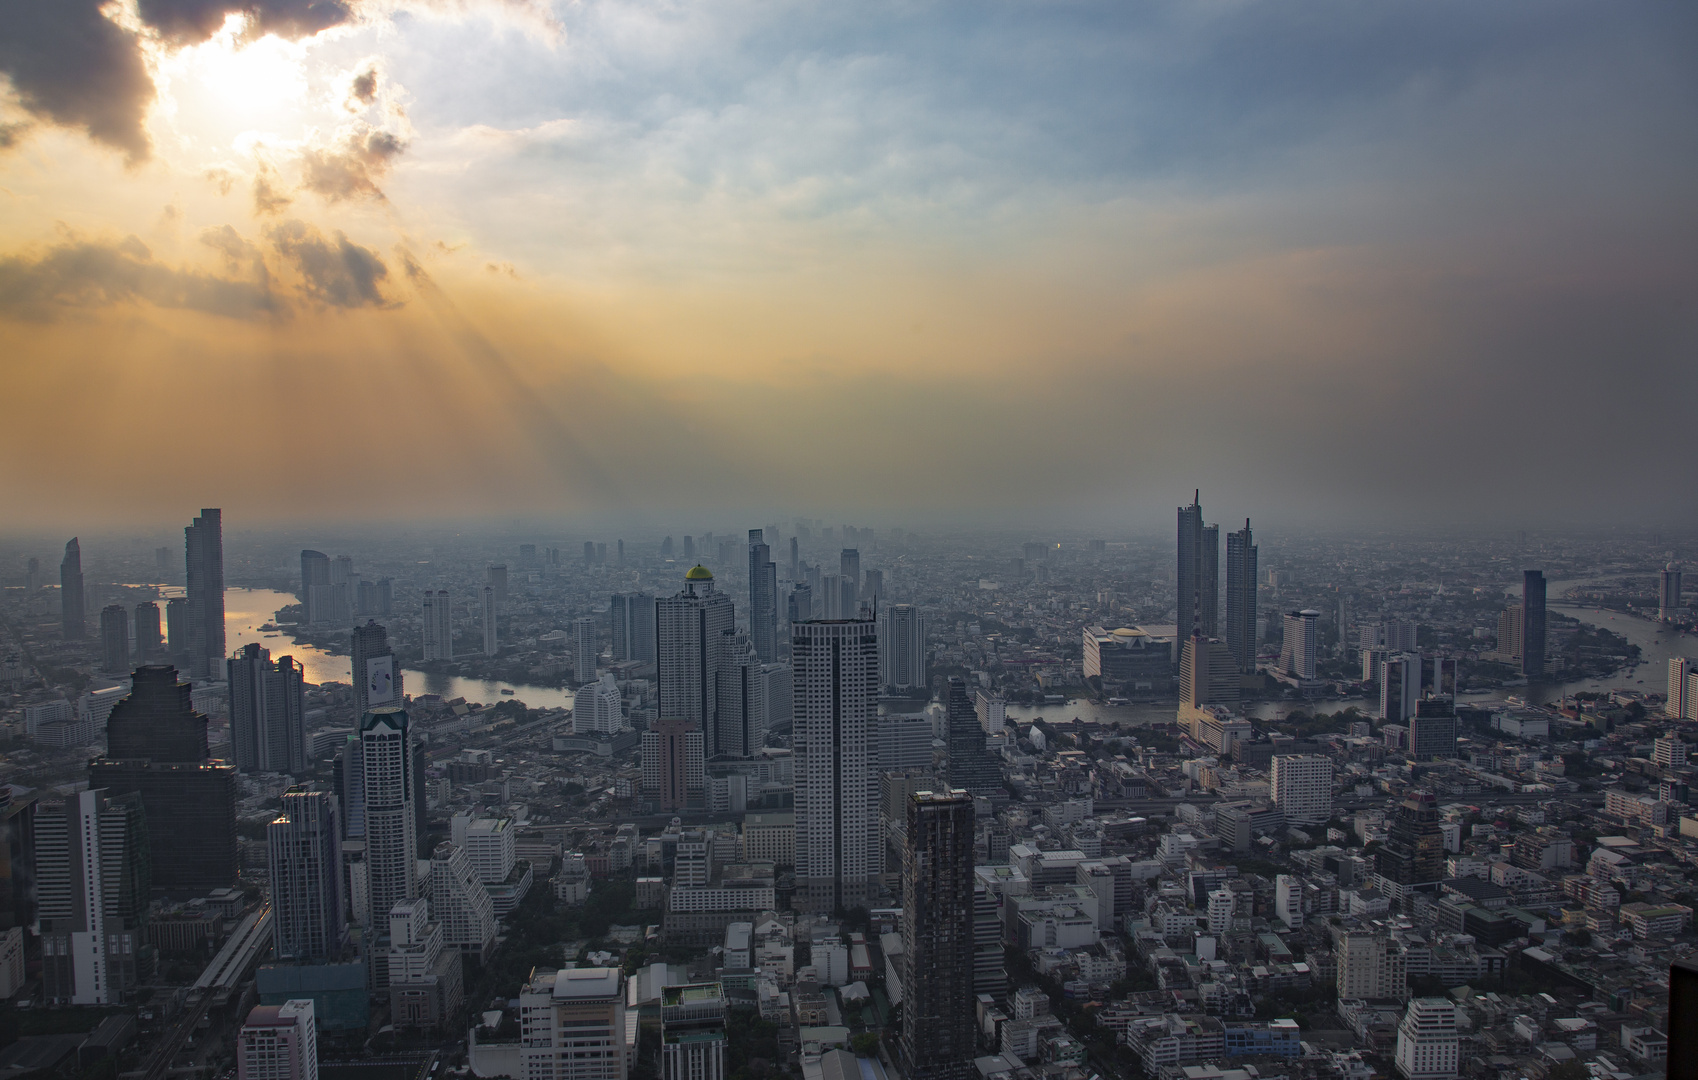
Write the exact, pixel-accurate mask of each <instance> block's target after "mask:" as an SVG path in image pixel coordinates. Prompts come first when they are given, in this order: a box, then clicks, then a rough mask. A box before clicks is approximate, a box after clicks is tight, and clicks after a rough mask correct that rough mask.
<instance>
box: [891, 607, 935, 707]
mask: <svg viewBox="0 0 1698 1080" xmlns="http://www.w3.org/2000/svg"><path fill="white" fill-rule="evenodd" d="M879 617H880V619H881V620H882V621H883V623H884V625H883V627H882V630H881V632H880V634H879V646H880V652H879V683H880V685H882V686H883V687H884V688H885V689H886V690H888V691H890V692H891V693H893V694H911V693H914V692H916V691H924V690H927V689H928V688H929V687H930V685H931V684H930V683H928V682H927V681H926V620H925V619H924V617H922V616H921V615H920V609H919V608H917V607H915V606H914V605H913V604H891V605H890V606H889V607H887V608H885V609H884V612H883V613H882V614H881V615H880V616H879Z"/></svg>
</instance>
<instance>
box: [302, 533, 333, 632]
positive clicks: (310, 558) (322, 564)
mask: <svg viewBox="0 0 1698 1080" xmlns="http://www.w3.org/2000/svg"><path fill="white" fill-rule="evenodd" d="M301 608H302V609H303V611H304V613H305V615H306V620H307V625H308V626H322V625H324V624H325V623H328V622H329V621H330V620H329V614H330V556H328V555H326V554H325V553H324V552H322V551H313V550H311V549H303V550H302V551H301Z"/></svg>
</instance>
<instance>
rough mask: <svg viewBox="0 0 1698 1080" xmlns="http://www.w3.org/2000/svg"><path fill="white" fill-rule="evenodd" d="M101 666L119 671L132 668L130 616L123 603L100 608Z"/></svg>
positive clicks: (108, 669)
mask: <svg viewBox="0 0 1698 1080" xmlns="http://www.w3.org/2000/svg"><path fill="white" fill-rule="evenodd" d="M100 666H101V667H103V668H105V669H106V670H107V671H118V672H123V671H128V670H129V668H130V616H129V614H128V613H127V612H125V610H124V605H122V604H107V605H106V606H105V607H103V608H101V609H100Z"/></svg>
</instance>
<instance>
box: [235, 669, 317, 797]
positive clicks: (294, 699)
mask: <svg viewBox="0 0 1698 1080" xmlns="http://www.w3.org/2000/svg"><path fill="white" fill-rule="evenodd" d="M225 668H226V674H227V678H228V679H229V684H230V747H231V752H232V753H233V754H234V755H235V758H236V768H237V769H238V770H240V771H242V772H248V773H251V772H275V773H288V774H290V775H291V776H298V775H300V774H301V773H304V772H306V771H307V756H306V743H305V739H306V699H305V697H304V690H305V684H304V681H303V676H302V669H301V665H300V664H298V663H296V662H295V661H294V660H293V659H291V658H290V657H287V656H280V657H278V658H277V662H276V663H272V660H271V653H270V652H269V651H268V650H266V649H263V648H261V647H260V645H259V643H258V642H250V643H248V644H247V645H244V646H242V651H241V652H239V653H237V654H236V655H235V656H234V657H232V658H231V659H229V660H228V661H226V662H225Z"/></svg>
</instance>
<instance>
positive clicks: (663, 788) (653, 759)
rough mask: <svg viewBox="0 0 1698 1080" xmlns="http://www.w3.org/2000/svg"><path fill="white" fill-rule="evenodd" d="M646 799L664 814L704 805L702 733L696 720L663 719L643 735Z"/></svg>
mask: <svg viewBox="0 0 1698 1080" xmlns="http://www.w3.org/2000/svg"><path fill="white" fill-rule="evenodd" d="M642 755H643V776H642V787H643V798H644V799H646V800H648V801H650V802H653V803H655V804H656V805H658V806H659V808H660V809H661V810H663V811H665V810H683V809H687V808H689V807H692V806H699V805H701V802H702V794H703V793H702V772H703V769H702V764H703V757H704V755H703V751H702V729H701V728H700V726H698V725H697V724H696V723H695V722H694V721H692V720H686V719H684V718H682V717H677V716H663V717H661V718H660V719H659V720H656V721H655V722H654V723H652V724H650V725H649V729H648V730H647V731H645V732H643V748H642Z"/></svg>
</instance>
